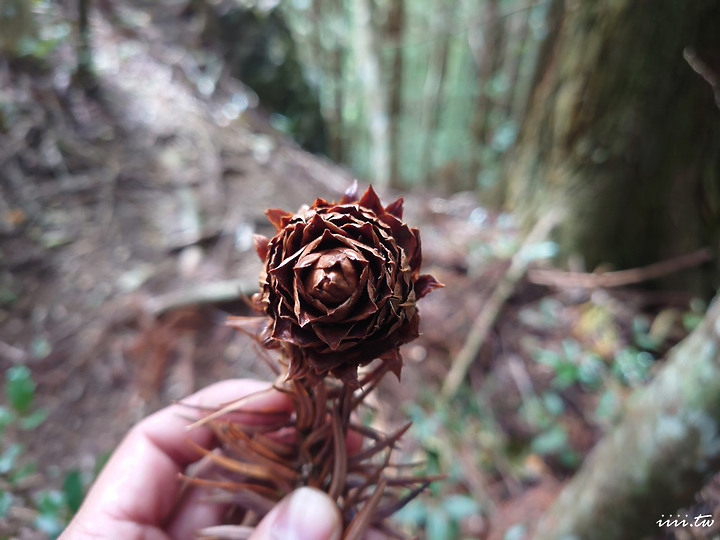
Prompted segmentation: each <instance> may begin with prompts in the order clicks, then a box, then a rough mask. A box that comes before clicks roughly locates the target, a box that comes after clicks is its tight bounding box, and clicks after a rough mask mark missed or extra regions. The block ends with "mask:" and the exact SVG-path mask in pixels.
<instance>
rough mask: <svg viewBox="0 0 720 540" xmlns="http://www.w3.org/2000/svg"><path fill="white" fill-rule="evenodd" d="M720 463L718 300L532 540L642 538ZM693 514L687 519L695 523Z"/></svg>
mask: <svg viewBox="0 0 720 540" xmlns="http://www.w3.org/2000/svg"><path fill="white" fill-rule="evenodd" d="M718 466H720V301H717V302H715V305H714V306H713V307H712V308H711V309H710V311H709V312H708V314H707V316H706V317H705V320H704V321H703V323H702V324H701V325H700V326H699V327H698V328H697V329H696V330H695V331H694V332H693V333H692V334H691V335H690V336H689V337H688V338H687V339H685V340H684V341H683V342H682V343H680V344H679V345H678V346H677V347H675V348H674V349H673V350H672V351H671V352H670V354H669V358H668V361H667V364H666V365H665V366H664V367H663V369H662V370H661V371H660V373H659V374H658V376H657V378H656V379H655V380H654V381H653V382H652V383H650V385H648V386H647V387H646V388H643V389H641V390H638V391H637V392H636V393H635V394H634V395H633V396H632V397H631V398H630V400H629V402H628V406H627V410H626V412H625V416H624V418H623V420H622V422H621V424H620V425H619V426H617V427H616V428H615V430H614V431H612V432H611V433H609V434H608V435H607V436H606V437H605V438H604V439H603V440H602V441H600V443H598V445H597V446H596V447H595V448H594V449H593V451H592V452H591V454H590V455H589V456H588V458H587V459H586V461H585V463H584V465H583V466H582V468H581V470H580V471H579V472H578V473H577V474H576V475H575V477H574V478H573V479H572V480H571V481H570V483H569V484H568V485H567V486H566V487H565V488H564V489H563V491H562V492H561V494H560V496H559V497H558V499H557V500H556V501H555V503H554V504H553V506H552V507H551V508H550V510H549V511H548V513H547V514H546V516H545V517H544V519H543V520H542V521H541V522H540V525H539V527H538V530H537V531H536V534H535V536H534V538H535V539H536V540H546V539H547V540H555V539H557V538H576V539H578V540H594V539H598V540H604V539H606V538H613V539H623V538H628V539H635V538H643V537H644V536H645V535H646V534H649V533H651V532H658V530H659V521H661V520H663V521H664V520H665V519H673V518H674V516H673V517H671V514H672V513H673V512H674V511H675V510H676V509H678V508H680V507H681V506H683V505H685V504H687V503H689V502H691V501H692V498H693V494H694V493H696V492H697V491H698V490H699V489H700V488H701V487H702V485H703V484H704V483H705V482H706V481H707V480H708V479H709V478H710V476H711V475H713V474H714V473H715V472H717V470H718ZM693 519H694V516H690V517H689V518H688V522H689V523H694V521H693Z"/></svg>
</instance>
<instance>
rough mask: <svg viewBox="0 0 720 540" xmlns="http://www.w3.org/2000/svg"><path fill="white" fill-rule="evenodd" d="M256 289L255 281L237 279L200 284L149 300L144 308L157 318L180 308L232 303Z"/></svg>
mask: <svg viewBox="0 0 720 540" xmlns="http://www.w3.org/2000/svg"><path fill="white" fill-rule="evenodd" d="M257 289H258V284H257V282H256V281H252V283H250V282H249V281H247V280H245V281H243V280H239V279H231V280H227V281H217V282H214V283H202V284H199V285H196V286H194V287H189V288H183V289H180V290H178V291H172V292H169V293H166V294H163V295H161V296H156V297H154V298H151V299H149V300H148V301H147V303H146V305H145V307H146V309H147V311H148V312H149V313H150V314H152V315H154V316H156V317H157V316H159V315H162V314H163V313H165V312H167V311H171V310H173V309H177V308H181V307H187V306H196V305H201V304H216V303H220V302H233V301H236V300H240V299H242V298H245V297H247V296H249V295H251V294H253V293H254V292H256V291H257Z"/></svg>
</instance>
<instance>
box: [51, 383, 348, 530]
mask: <svg viewBox="0 0 720 540" xmlns="http://www.w3.org/2000/svg"><path fill="white" fill-rule="evenodd" d="M251 394H252V395H253V397H252V398H251V399H250V400H249V401H248V402H246V403H244V404H243V407H244V408H252V409H253V410H255V411H262V412H264V413H277V414H279V415H282V414H287V415H289V414H290V412H291V411H292V407H293V405H292V402H291V400H290V398H289V397H288V396H286V395H284V394H282V393H280V392H278V391H275V390H272V389H271V388H270V385H269V383H263V382H260V381H254V380H249V379H235V380H228V381H223V382H220V383H216V384H213V385H211V386H208V387H207V388H205V389H203V390H201V391H199V392H197V393H196V394H193V395H192V396H190V397H189V398H187V399H185V400H183V405H180V404H176V405H171V406H169V407H167V408H165V409H162V410H161V411H158V412H157V413H155V414H153V415H151V416H149V417H147V418H145V419H144V420H142V421H141V422H140V423H138V424H137V425H136V426H135V427H133V428H132V429H131V430H130V432H129V433H128V434H127V435H126V436H125V438H124V439H123V441H122V442H121V443H120V445H119V446H118V448H117V450H115V452H114V454H113V455H112V457H111V458H110V460H109V461H108V463H107V464H106V466H105V467H104V469H103V471H102V473H101V474H100V476H99V477H98V479H97V481H96V482H95V484H94V485H93V487H92V489H91V490H90V492H89V493H88V495H87V497H86V499H85V502H84V503H83V505H82V507H81V508H80V510H79V511H78V513H77V515H76V516H75V517H74V518H73V520H72V522H71V523H70V524H69V525H68V527H67V529H66V530H65V531H64V532H63V534H62V535H61V536H60V538H61V540H75V539H78V540H82V539H89V538H117V539H124V540H134V539H137V540H141V539H142V540H167V539H178V540H184V539H191V538H195V537H196V536H195V531H197V530H198V529H201V528H203V527H208V526H212V525H217V524H218V523H220V521H221V517H222V514H223V512H224V508H222V507H221V506H219V505H217V504H215V503H209V502H207V501H205V500H204V499H203V493H202V492H201V491H200V490H194V491H190V492H189V493H186V492H183V491H182V489H181V488H182V481H181V479H180V478H179V474H180V473H182V472H184V471H185V470H186V469H187V467H188V466H189V465H190V464H192V463H194V462H196V461H198V459H200V457H201V456H200V455H199V454H198V451H197V450H195V449H194V448H193V447H192V445H191V444H189V443H188V439H189V440H191V441H193V442H194V443H196V444H197V445H199V446H201V447H203V448H208V449H210V448H212V447H213V444H214V438H213V435H212V433H211V432H210V430H209V429H208V428H206V427H199V428H196V429H192V430H188V429H187V426H188V424H189V423H190V421H189V420H188V418H190V419H191V420H192V419H193V418H200V417H201V416H202V415H203V413H202V411H201V408H204V409H212V408H216V407H218V406H219V405H222V404H224V403H227V402H230V401H233V400H237V399H239V398H241V397H243V396H248V395H251ZM188 405H189V406H190V407H188ZM272 417H273V419H274V420H276V419H277V415H275V414H273V415H272ZM263 418H267V416H261V415H245V419H244V421H255V422H262V421H263V420H262V419H263ZM359 444H360V443H359V441H357V445H356V446H357V447H359ZM341 534H342V522H341V518H340V514H339V512H338V510H337V506H336V505H335V503H334V502H333V501H331V500H330V499H329V498H328V497H327V496H326V495H325V494H323V493H321V492H319V491H317V490H314V489H311V488H301V489H299V490H297V491H295V492H294V493H292V494H291V495H289V496H288V497H286V498H285V499H283V501H281V502H280V503H278V504H277V505H276V506H275V507H274V508H273V510H272V511H271V512H270V513H269V514H268V515H267V516H266V517H265V519H264V520H263V521H262V522H261V523H260V525H259V526H258V527H257V529H256V530H255V532H254V533H253V535H252V536H251V538H252V539H253V540H263V539H269V538H283V539H292V538H298V539H299V538H302V539H307V540H329V539H333V540H334V539H339V538H340V536H341Z"/></svg>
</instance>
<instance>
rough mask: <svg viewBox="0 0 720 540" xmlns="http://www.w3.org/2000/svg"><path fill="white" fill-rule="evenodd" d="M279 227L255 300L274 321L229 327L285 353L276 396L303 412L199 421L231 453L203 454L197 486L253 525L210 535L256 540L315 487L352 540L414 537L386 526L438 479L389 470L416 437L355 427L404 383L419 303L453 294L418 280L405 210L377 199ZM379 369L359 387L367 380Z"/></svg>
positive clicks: (319, 210) (278, 218)
mask: <svg viewBox="0 0 720 540" xmlns="http://www.w3.org/2000/svg"><path fill="white" fill-rule="evenodd" d="M267 215H268V217H269V218H270V220H271V222H272V223H273V224H274V225H275V226H276V227H277V228H278V233H277V234H276V235H275V237H274V238H273V239H272V240H269V239H267V238H264V237H257V238H256V248H257V251H258V254H259V255H260V257H261V258H262V259H263V260H264V261H265V269H264V272H263V274H262V275H261V279H260V284H261V291H260V293H258V294H257V295H256V296H255V297H254V300H255V303H256V306H257V307H258V308H260V309H261V310H262V311H264V312H265V314H266V315H267V316H268V318H267V320H266V319H264V318H262V319H258V318H238V317H234V318H231V320H230V321H229V324H230V325H231V326H234V327H237V328H239V329H241V330H244V331H249V332H259V337H258V341H260V343H262V344H263V345H264V346H265V347H266V348H268V349H277V348H279V349H280V352H281V358H280V360H281V362H282V363H283V364H284V365H285V366H286V368H287V369H286V371H285V372H284V373H280V371H279V370H276V372H277V373H278V375H280V377H279V379H278V382H277V383H276V384H275V388H276V389H277V390H279V391H281V392H285V393H287V394H288V395H289V396H290V397H291V398H292V400H293V402H294V410H295V412H294V414H293V415H292V416H291V417H290V418H289V419H288V418H287V417H286V416H284V415H282V414H280V415H277V416H275V417H271V418H267V417H266V418H265V419H264V421H263V422H258V421H257V419H254V420H255V421H253V418H252V417H250V418H249V419H248V416H247V414H246V415H245V416H244V418H245V419H246V420H247V421H245V420H239V419H238V418H237V417H236V418H234V419H232V420H223V419H222V418H227V416H226V413H229V412H235V413H237V412H238V411H242V410H243V405H244V403H245V400H244V399H243V400H239V401H237V402H235V403H233V404H230V405H229V406H227V407H225V408H224V409H221V410H219V411H216V412H215V413H213V414H211V415H210V416H208V417H207V418H205V419H204V420H203V421H201V422H200V423H203V424H207V425H209V426H210V427H211V428H212V429H213V430H214V431H215V433H216V435H217V437H218V439H219V440H220V441H221V443H222V446H221V450H220V451H219V452H218V451H216V452H214V453H207V452H205V453H206V457H205V462H206V467H205V468H204V469H201V471H200V473H199V474H198V476H196V477H194V478H192V479H191V481H192V482H193V483H195V484H199V485H208V486H213V487H215V488H217V489H218V493H216V497H218V498H219V499H220V500H223V501H225V502H230V503H231V507H233V508H235V509H236V510H241V511H242V512H241V513H242V514H243V515H244V517H243V521H242V522H241V523H240V524H235V525H230V526H220V527H211V528H209V529H206V530H204V531H202V532H201V536H204V537H213V538H239V537H246V536H249V534H250V533H251V532H252V530H253V526H254V524H255V523H257V522H258V521H259V520H260V519H261V518H262V517H263V516H264V515H265V514H266V513H267V512H268V511H269V510H270V509H271V508H272V506H273V505H274V504H275V503H276V502H277V501H279V500H280V499H281V498H282V497H284V496H285V495H286V494H288V493H290V492H291V491H293V490H294V489H296V488H298V487H299V486H312V487H316V488H318V489H321V490H323V491H325V492H326V493H328V494H329V495H330V497H331V498H333V499H334V500H336V501H337V504H338V507H339V508H340V511H341V514H342V516H343V520H344V525H345V535H344V538H346V539H355V538H362V536H363V535H364V533H365V531H366V530H367V529H368V528H370V527H372V528H375V529H378V530H381V531H384V532H385V533H386V534H388V535H390V536H393V537H398V538H402V535H400V534H399V533H397V532H396V531H395V530H393V528H392V527H391V526H390V525H389V524H388V523H387V522H386V521H385V519H386V518H387V517H389V516H390V515H391V514H393V513H394V512H395V511H397V510H398V509H400V508H402V506H404V505H405V504H406V503H407V502H408V501H410V500H411V499H413V498H414V497H415V496H416V495H417V494H418V493H420V492H421V491H422V490H423V489H424V488H425V487H426V486H427V485H428V484H429V482H430V481H431V480H432V478H430V477H417V476H413V475H409V474H406V473H404V472H403V471H404V470H406V469H407V467H408V466H407V465H392V464H391V462H390V455H391V453H392V451H393V449H394V447H395V445H396V443H397V441H398V440H399V438H400V437H401V436H402V434H403V433H404V432H405V431H407V429H408V428H409V426H410V425H409V424H407V425H406V426H404V427H403V428H401V429H400V430H399V431H397V432H396V433H393V434H390V435H386V434H383V433H380V432H378V431H377V430H375V429H372V428H370V427H367V426H364V425H361V424H358V423H356V422H355V421H354V416H353V415H352V413H353V412H354V411H356V410H357V409H358V407H360V406H362V404H363V400H364V398H365V397H366V396H367V395H368V394H369V392H370V391H372V390H373V389H374V388H375V387H376V386H377V384H379V382H380V380H381V379H382V378H383V376H384V375H385V374H386V373H388V372H389V371H392V372H394V373H395V374H396V375H397V376H399V374H400V368H401V365H402V361H401V359H400V354H399V346H400V345H402V344H404V343H407V342H408V341H410V340H412V339H414V338H415V337H417V336H418V324H419V316H418V312H417V307H416V305H415V304H416V301H417V300H418V299H419V298H422V297H423V296H424V295H425V294H427V293H428V292H429V291H431V290H432V289H434V288H436V287H441V286H442V285H441V284H439V283H438V282H437V281H436V280H435V279H434V278H433V277H432V276H429V275H420V273H419V268H420V263H421V250H420V237H419V233H418V231H417V229H414V228H410V227H408V226H407V225H406V224H405V223H403V222H402V199H398V200H397V201H395V202H394V203H392V204H390V205H388V206H387V207H383V206H382V204H381V203H380V200H379V198H378V197H377V195H376V194H375V192H374V191H373V189H372V188H369V189H368V190H367V191H366V192H365V194H364V195H363V196H362V197H361V198H359V199H358V197H357V184H354V185H353V187H352V188H351V189H349V190H348V192H346V194H345V195H344V197H343V198H342V200H341V201H340V202H339V203H329V202H327V201H325V200H323V199H317V200H316V201H315V202H314V203H313V205H312V206H311V207H310V208H308V209H306V210H304V211H300V212H299V213H298V214H295V215H292V214H288V213H286V212H283V211H281V210H269V211H268V212H267ZM258 322H260V323H261V324H260V325H259V324H258ZM375 359H379V361H378V362H377V363H376V364H374V365H373V366H371V369H370V370H369V371H368V372H367V373H366V374H364V375H363V376H361V377H360V379H358V367H359V366H363V365H366V364H369V363H370V362H372V361H373V360H375ZM271 365H272V364H271ZM328 374H332V375H333V377H328V376H327V375H328ZM358 387H359V388H358ZM250 414H251V416H252V415H253V414H263V413H256V412H253V413H250ZM273 419H275V420H277V421H276V422H274V421H273ZM350 430H352V431H355V432H357V433H359V434H361V435H362V436H363V437H364V439H365V444H364V447H363V448H362V449H361V450H360V451H359V452H358V453H356V454H353V455H348V454H347V451H346V444H345V440H346V436H347V434H348V431H350ZM288 431H289V432H290V433H291V437H290V438H289V439H288V440H279V439H278V438H277V434H278V433H282V432H285V433H287V432H288ZM201 451H202V450H201Z"/></svg>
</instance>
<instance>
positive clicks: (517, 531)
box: [503, 523, 527, 540]
mask: <svg viewBox="0 0 720 540" xmlns="http://www.w3.org/2000/svg"><path fill="white" fill-rule="evenodd" d="M526 532H527V531H526V527H525V525H523V524H522V523H516V524H515V525H513V526H512V527H510V528H509V529H508V530H507V531H505V534H504V535H503V540H522V539H523V538H525V533H526Z"/></svg>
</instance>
